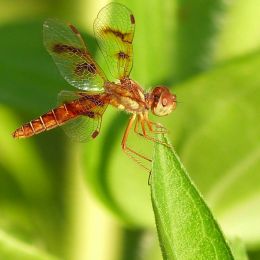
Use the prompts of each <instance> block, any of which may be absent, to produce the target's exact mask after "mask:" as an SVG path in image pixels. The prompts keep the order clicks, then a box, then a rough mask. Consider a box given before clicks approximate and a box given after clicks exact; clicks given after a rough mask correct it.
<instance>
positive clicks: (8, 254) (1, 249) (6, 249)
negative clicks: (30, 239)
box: [0, 230, 58, 260]
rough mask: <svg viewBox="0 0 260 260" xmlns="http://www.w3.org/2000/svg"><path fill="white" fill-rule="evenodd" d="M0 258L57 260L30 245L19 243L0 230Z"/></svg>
mask: <svg viewBox="0 0 260 260" xmlns="http://www.w3.org/2000/svg"><path fill="white" fill-rule="evenodd" d="M0 258H1V259H19V260H58V258H56V257H54V256H51V255H49V254H47V253H45V252H43V251H41V250H39V249H37V248H36V247H33V246H32V245H29V244H26V243H24V242H21V241H19V240H17V239H15V238H13V237H11V236H9V235H8V234H6V233H5V232H3V231H2V230H0Z"/></svg>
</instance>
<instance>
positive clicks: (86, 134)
mask: <svg viewBox="0 0 260 260" xmlns="http://www.w3.org/2000/svg"><path fill="white" fill-rule="evenodd" d="M102 97H103V95H102V94H89V95H88V93H87V92H84V94H81V93H77V92H72V91H66V90H63V91H61V92H60V93H59V95H58V104H59V105H61V104H67V108H68V107H69V105H70V104H71V102H73V106H74V107H77V108H82V109H77V112H79V111H80V113H79V114H78V116H77V117H75V118H73V119H71V120H69V121H67V122H66V123H65V124H63V125H62V128H63V130H64V132H65V133H66V134H67V135H68V136H69V137H70V138H71V140H72V141H76V142H87V141H89V140H91V139H94V138H96V137H97V135H98V134H99V132H100V127H101V122H102V116H103V113H104V112H105V110H106V108H107V105H108V104H107V103H105V102H104V101H103V99H102Z"/></svg>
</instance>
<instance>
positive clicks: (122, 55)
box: [117, 51, 129, 60]
mask: <svg viewBox="0 0 260 260" xmlns="http://www.w3.org/2000/svg"><path fill="white" fill-rule="evenodd" d="M117 55H118V58H119V59H123V60H125V59H129V55H128V54H127V53H125V52H123V51H120V52H119V53H118V54H117Z"/></svg>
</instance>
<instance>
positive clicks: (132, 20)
mask: <svg viewBox="0 0 260 260" xmlns="http://www.w3.org/2000/svg"><path fill="white" fill-rule="evenodd" d="M130 21H131V24H135V17H134V16H133V14H131V15H130Z"/></svg>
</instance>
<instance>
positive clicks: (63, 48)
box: [52, 43, 86, 56]
mask: <svg viewBox="0 0 260 260" xmlns="http://www.w3.org/2000/svg"><path fill="white" fill-rule="evenodd" d="M52 50H53V52H55V53H58V54H61V53H69V54H76V55H79V56H86V52H85V51H84V50H81V49H79V48H76V47H73V46H70V45H66V44H60V43H57V44H54V45H53V48H52Z"/></svg>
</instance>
